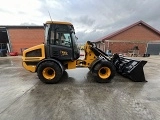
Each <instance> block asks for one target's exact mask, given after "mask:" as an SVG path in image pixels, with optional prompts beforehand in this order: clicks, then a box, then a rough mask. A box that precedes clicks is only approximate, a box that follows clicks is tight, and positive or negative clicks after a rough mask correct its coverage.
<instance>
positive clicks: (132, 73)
mask: <svg viewBox="0 0 160 120" xmlns="http://www.w3.org/2000/svg"><path fill="white" fill-rule="evenodd" d="M112 62H113V64H114V66H115V67H116V71H117V72H118V73H120V74H121V75H122V76H124V77H127V78H129V79H131V80H132V81H134V82H146V80H145V75H144V71H143V67H144V65H145V64H146V63H147V61H144V60H142V61H139V60H132V59H127V58H123V57H119V55H118V54H115V55H114V56H113V59H112Z"/></svg>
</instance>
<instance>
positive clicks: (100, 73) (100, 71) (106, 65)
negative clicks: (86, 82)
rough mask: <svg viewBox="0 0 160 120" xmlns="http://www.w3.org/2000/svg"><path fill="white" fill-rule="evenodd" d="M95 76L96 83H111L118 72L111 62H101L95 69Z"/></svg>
mask: <svg viewBox="0 0 160 120" xmlns="http://www.w3.org/2000/svg"><path fill="white" fill-rule="evenodd" d="M93 69H94V71H93V75H94V78H95V80H96V82H99V83H109V82H111V80H112V79H113V77H114V76H115V73H116V70H115V67H114V66H113V64H112V63H111V62H109V61H101V62H100V63H98V64H97V65H95V67H94V68H93Z"/></svg>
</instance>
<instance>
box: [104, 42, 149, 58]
mask: <svg viewBox="0 0 160 120" xmlns="http://www.w3.org/2000/svg"><path fill="white" fill-rule="evenodd" d="M107 45H108V43H106V46H107ZM135 46H138V48H139V54H141V55H142V54H144V53H146V47H147V44H146V43H132V42H110V43H109V48H108V47H106V49H109V50H111V51H112V53H128V51H129V50H131V49H133V48H134V47H135Z"/></svg>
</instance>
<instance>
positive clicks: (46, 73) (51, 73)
mask: <svg viewBox="0 0 160 120" xmlns="http://www.w3.org/2000/svg"><path fill="white" fill-rule="evenodd" d="M42 74H43V77H44V78H45V79H47V80H51V79H53V78H54V77H55V75H56V74H55V70H54V69H53V68H51V67H46V68H45V69H44V70H43V71H42Z"/></svg>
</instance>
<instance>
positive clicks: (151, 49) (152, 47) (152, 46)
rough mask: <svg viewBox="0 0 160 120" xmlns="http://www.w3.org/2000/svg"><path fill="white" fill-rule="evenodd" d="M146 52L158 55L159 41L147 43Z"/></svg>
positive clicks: (159, 51) (159, 49)
mask: <svg viewBox="0 0 160 120" xmlns="http://www.w3.org/2000/svg"><path fill="white" fill-rule="evenodd" d="M147 53H148V54H151V55H159V53H160V43H148V47H147Z"/></svg>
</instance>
